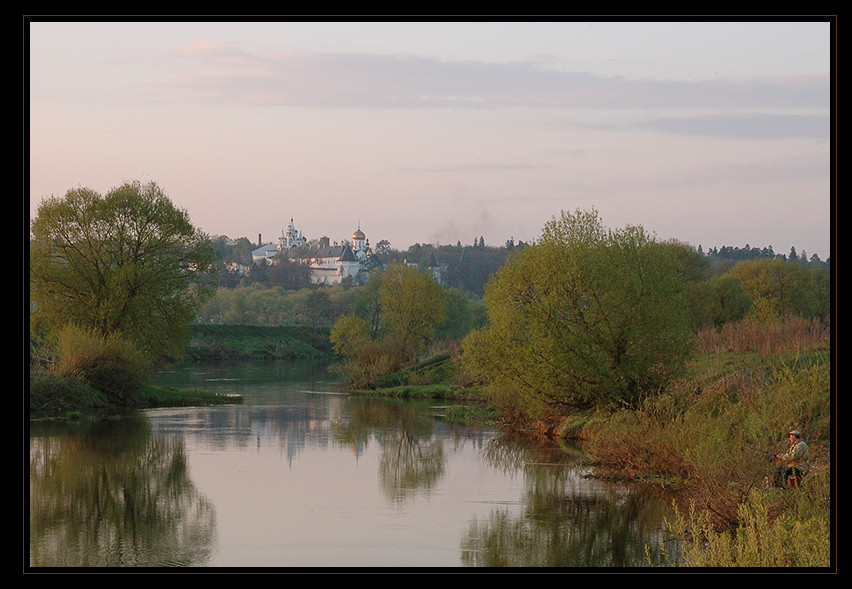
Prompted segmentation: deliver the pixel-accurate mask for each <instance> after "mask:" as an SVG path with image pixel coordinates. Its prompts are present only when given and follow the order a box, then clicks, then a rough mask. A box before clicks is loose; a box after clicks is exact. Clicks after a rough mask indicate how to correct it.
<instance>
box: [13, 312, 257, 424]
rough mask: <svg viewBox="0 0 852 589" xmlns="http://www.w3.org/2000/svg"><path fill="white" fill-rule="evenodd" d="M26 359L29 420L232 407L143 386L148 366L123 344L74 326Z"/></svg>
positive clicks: (200, 395)
mask: <svg viewBox="0 0 852 589" xmlns="http://www.w3.org/2000/svg"><path fill="white" fill-rule="evenodd" d="M40 352H41V354H40V355H37V356H35V357H34V358H33V359H32V361H31V367H30V378H29V390H28V393H29V394H28V396H29V412H30V419H44V418H56V417H64V416H68V415H75V414H80V413H101V412H115V411H118V412H121V411H126V410H129V409H137V408H147V407H164V406H169V407H176V406H188V405H210V404H215V403H238V402H241V399H238V398H231V397H224V396H222V395H216V394H214V393H209V392H206V391H177V390H174V389H159V388H156V387H150V386H149V384H148V375H149V373H148V368H149V367H148V364H147V362H146V361H145V360H144V358H143V356H142V355H141V354H140V353H139V352H138V351H137V350H136V349H135V348H134V347H133V346H132V344H130V343H128V342H127V341H126V340H123V339H121V338H119V337H116V336H111V337H102V336H98V335H96V334H93V333H91V332H89V331H86V330H82V329H79V328H76V327H70V326H69V327H67V328H65V329H63V330H61V331H60V332H59V333H58V334H57V336H56V338H55V340H54V341H53V342H52V343H51V344H50V345H47V344H42V348H41V350H40Z"/></svg>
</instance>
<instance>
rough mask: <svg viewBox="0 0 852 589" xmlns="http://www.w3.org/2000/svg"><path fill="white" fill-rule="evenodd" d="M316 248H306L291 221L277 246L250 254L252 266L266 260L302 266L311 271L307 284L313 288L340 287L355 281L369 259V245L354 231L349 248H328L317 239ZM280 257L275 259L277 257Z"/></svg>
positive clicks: (335, 246)
mask: <svg viewBox="0 0 852 589" xmlns="http://www.w3.org/2000/svg"><path fill="white" fill-rule="evenodd" d="M317 243H318V246H316V247H312V246H309V245H308V240H307V239H306V238H305V236H304V235H302V232H301V231H298V230H297V229H296V226H295V224H294V223H293V219H290V225H288V226H287V229H285V230H283V231H282V232H281V236H280V237H279V238H278V243H269V244H266V245H261V246H260V247H258V248H257V249H255V250H254V251H252V262H253V263H255V264H256V263H258V262H260V261H261V260H267V261H269V262H271V263H275V261H276V260H279V259H283V260H290V261H292V262H300V263H306V264H308V266H310V269H311V282H312V283H313V284H327V285H332V284H340V283H341V282H343V281H344V280H345V279H346V278H350V277H351V278H352V279H353V280H357V277H358V274H359V273H360V272H362V271H363V270H364V265H365V263H366V262H367V258H368V257H369V256H370V255H371V251H370V242H369V241H368V240H367V237H366V236H365V235H364V233H363V232H362V231H361V227H360V225H359V227H358V229H356V230H355V232H354V233H353V234H352V244H351V245H350V244H348V243H342V244H338V243H336V242H335V243H334V245H331V244H330V240H329V238H328V237H321V238H319V240H318V242H317ZM279 255H280V257H276V256H279Z"/></svg>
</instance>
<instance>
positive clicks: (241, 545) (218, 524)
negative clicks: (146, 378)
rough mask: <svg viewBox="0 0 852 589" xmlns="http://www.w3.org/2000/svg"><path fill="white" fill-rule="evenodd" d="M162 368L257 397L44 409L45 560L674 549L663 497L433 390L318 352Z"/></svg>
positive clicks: (332, 563) (313, 564)
mask: <svg viewBox="0 0 852 589" xmlns="http://www.w3.org/2000/svg"><path fill="white" fill-rule="evenodd" d="M155 381H156V383H157V384H161V385H168V386H177V387H184V388H185V387H200V388H205V389H208V390H213V391H216V392H222V393H227V394H238V395H242V396H243V397H244V399H245V402H244V403H243V404H241V405H227V406H220V407H202V408H186V409H184V408H180V409H156V410H147V411H142V412H139V413H138V414H135V415H133V416H126V417H122V418H111V419H102V420H97V421H89V420H81V421H80V422H78V423H45V424H41V423H39V424H32V426H31V431H30V486H29V497H28V499H29V520H30V521H29V549H30V553H29V565H30V567H33V570H42V569H41V567H207V568H212V567H227V568H235V569H244V570H248V569H249V568H252V569H267V570H278V571H281V572H295V571H298V570H309V571H317V570H323V569H335V570H337V569H341V568H361V567H366V568H380V569H391V568H397V569H407V570H412V569H414V568H429V569H437V568H452V567H571V568H573V569H580V568H595V569H597V570H599V569H600V568H618V569H624V568H632V567H648V566H664V565H665V564H666V563H667V562H668V560H670V559H672V551H673V550H674V545H673V544H674V543H673V542H671V541H670V539H669V538H668V537H667V534H666V531H665V525H664V521H663V519H664V517H665V515H666V511H667V509H666V501H664V500H663V499H661V498H659V497H657V495H655V494H654V493H651V492H649V491H648V490H642V489H634V488H629V487H626V486H621V485H614V484H610V483H606V482H603V481H600V480H597V479H595V478H593V477H590V476H589V474H590V472H589V471H588V470H587V469H586V468H585V467H583V465H582V462H581V460H580V459H579V457H580V456H581V453H580V452H579V451H577V450H576V449H571V448H566V447H552V448H540V447H534V446H530V445H524V444H520V443H518V442H517V441H513V440H510V439H508V438H507V437H506V436H505V435H504V434H502V433H501V432H500V431H498V430H496V429H494V428H490V427H477V426H464V425H453V424H451V423H448V422H446V421H445V420H443V419H442V418H441V409H442V408H441V407H440V406H437V405H436V404H435V403H425V402H417V403H415V402H403V401H393V400H384V399H373V398H363V397H357V396H355V397H353V396H349V395H346V394H343V393H342V392H341V391H340V386H339V383H337V382H336V381H335V379H334V377H333V375H331V374H330V373H329V371H328V370H327V367H326V366H325V365H323V364H321V363H316V362H308V361H274V362H244V363H239V364H232V365H210V366H207V365H196V364H187V365H182V366H178V367H174V368H172V369H170V370H167V371H163V372H160V373H158V374H157V375H156V379H155ZM663 547H665V548H663ZM564 570H565V571H566V572H567V571H568V569H567V568H566V569H564Z"/></svg>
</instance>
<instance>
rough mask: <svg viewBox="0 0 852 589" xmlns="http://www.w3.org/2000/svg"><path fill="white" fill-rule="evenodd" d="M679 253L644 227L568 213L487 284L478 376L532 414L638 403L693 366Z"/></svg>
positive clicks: (469, 356) (474, 358) (475, 346)
mask: <svg viewBox="0 0 852 589" xmlns="http://www.w3.org/2000/svg"><path fill="white" fill-rule="evenodd" d="M678 253H679V252H678V250H677V248H676V247H673V246H672V244H665V243H659V242H657V241H655V240H654V239H652V238H651V237H649V236H648V235H647V234H646V233H645V232H644V230H643V229H642V228H641V227H626V228H624V229H622V230H616V231H612V230H607V229H605V228H604V227H603V226H602V225H601V222H600V219H599V217H598V215H597V212H596V211H590V212H583V211H577V212H576V213H574V214H570V213H565V212H563V213H562V215H561V216H560V217H559V218H554V219H553V220H551V221H550V222H549V223H548V224H547V225H546V226H545V227H544V230H543V232H542V236H541V239H540V240H539V241H538V242H536V243H535V244H533V245H529V246H526V247H524V248H522V249H520V250H516V251H514V252H513V253H512V254H511V256H510V257H509V259H508V260H507V262H506V264H504V266H503V267H502V268H501V269H500V270H499V272H498V273H497V274H496V275H495V276H494V277H493V278H492V280H491V281H490V282H489V283H488V285H487V287H486V291H485V295H484V301H485V303H486V306H487V313H488V319H489V323H488V325H487V326H486V327H484V328H482V329H481V330H478V331H476V332H474V333H473V334H472V335H471V336H469V337H468V338H467V339H466V340H465V343H464V354H463V358H464V361H465V364H466V366H467V368H468V369H469V371H470V372H471V374H472V375H473V376H476V377H478V378H480V379H482V380H484V381H486V382H487V383H489V384H490V385H491V387H492V390H494V391H495V392H497V393H500V394H501V397H502V399H503V401H504V402H505V403H511V404H513V405H515V406H516V407H518V408H520V409H522V410H524V411H526V412H527V413H528V414H531V415H536V414H538V415H542V414H551V415H553V414H557V415H558V414H564V413H568V412H571V411H573V410H576V409H578V408H589V407H601V406H609V407H612V406H619V405H624V404H627V405H631V404H635V403H636V402H637V401H638V400H640V399H641V398H642V397H643V396H644V395H650V394H655V393H657V392H659V391H660V390H662V389H663V388H664V387H665V386H666V384H668V383H669V382H670V381H671V380H672V379H673V378H674V377H675V376H677V375H678V374H679V373H680V371H681V370H682V368H683V367H684V365H685V361H686V359H687V357H688V355H689V353H690V346H689V341H690V338H691V330H690V324H689V313H688V308H687V305H686V302H685V297H684V282H683V281H684V279H683V268H682V264H681V262H680V261H679V256H678Z"/></svg>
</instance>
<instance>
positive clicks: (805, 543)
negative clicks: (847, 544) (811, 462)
mask: <svg viewBox="0 0 852 589" xmlns="http://www.w3.org/2000/svg"><path fill="white" fill-rule="evenodd" d="M830 505H831V492H830V477H829V474H828V471H827V470H820V469H818V470H816V471H814V472H813V473H812V474H811V475H809V476H807V477H805V479H804V480H803V481H802V484H801V486H800V487H799V488H798V489H795V490H779V489H770V490H760V491H754V492H752V493H750V494H749V496H748V498H747V499H746V500H745V501H744V502H743V503H741V504H740V506H739V509H738V512H737V525H736V526H735V528H734V529H731V530H728V529H723V530H718V529H717V528H716V527H715V526H714V525H713V518H712V517H711V514H710V512H709V511H708V510H701V511H698V510H696V508H695V502H694V501H693V502H691V503H690V505H689V509H688V512H687V514H683V513H681V512H680V511H679V510H678V509H677V507H675V510H674V513H675V515H674V517H673V518H672V520H671V521H667V526H668V528H669V530H670V531H671V532H673V533H674V534H675V535H676V536H677V537H678V538H679V539H680V542H679V563H678V564H680V565H681V566H688V567H829V566H831V540H830V538H831V512H830Z"/></svg>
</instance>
